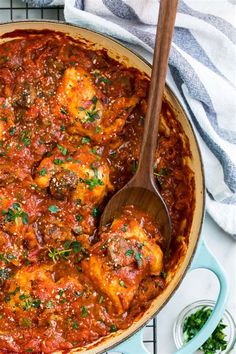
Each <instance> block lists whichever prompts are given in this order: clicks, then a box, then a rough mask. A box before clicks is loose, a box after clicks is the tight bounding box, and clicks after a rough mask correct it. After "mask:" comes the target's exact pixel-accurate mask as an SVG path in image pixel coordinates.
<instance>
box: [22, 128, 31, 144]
mask: <svg viewBox="0 0 236 354" xmlns="http://www.w3.org/2000/svg"><path fill="white" fill-rule="evenodd" d="M29 135H30V133H29V132H28V133H27V132H26V131H25V130H22V132H21V141H22V142H23V144H24V145H25V146H26V147H28V146H29V145H30V143H31V140H30V136H29Z"/></svg>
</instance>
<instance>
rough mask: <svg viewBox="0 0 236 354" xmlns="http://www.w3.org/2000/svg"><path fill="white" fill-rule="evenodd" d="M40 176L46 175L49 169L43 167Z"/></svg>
mask: <svg viewBox="0 0 236 354" xmlns="http://www.w3.org/2000/svg"><path fill="white" fill-rule="evenodd" d="M39 174H40V176H46V174H47V170H46V168H45V167H43V168H42V170H41V171H40V172H39Z"/></svg>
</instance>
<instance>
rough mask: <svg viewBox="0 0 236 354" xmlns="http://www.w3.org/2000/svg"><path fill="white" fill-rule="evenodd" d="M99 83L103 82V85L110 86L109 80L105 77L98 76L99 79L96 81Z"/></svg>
mask: <svg viewBox="0 0 236 354" xmlns="http://www.w3.org/2000/svg"><path fill="white" fill-rule="evenodd" d="M98 81H99V82H104V83H105V84H111V80H110V79H108V78H107V77H105V76H100V77H99V79H98Z"/></svg>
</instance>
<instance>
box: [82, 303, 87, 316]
mask: <svg viewBox="0 0 236 354" xmlns="http://www.w3.org/2000/svg"><path fill="white" fill-rule="evenodd" d="M87 315H88V309H87V307H85V306H82V307H81V316H82V318H85V317H87Z"/></svg>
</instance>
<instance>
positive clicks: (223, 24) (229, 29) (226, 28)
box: [178, 0, 236, 44]
mask: <svg viewBox="0 0 236 354" xmlns="http://www.w3.org/2000/svg"><path fill="white" fill-rule="evenodd" d="M178 12H180V13H183V14H187V15H190V16H193V17H197V18H199V19H201V20H203V21H205V22H208V23H209V24H211V25H212V26H214V27H215V28H216V29H217V30H218V31H221V32H222V33H224V35H225V36H227V37H228V39H229V40H231V42H233V43H234V44H236V30H235V27H234V26H233V25H231V24H230V23H229V22H227V21H225V20H224V19H223V18H221V17H218V16H214V15H210V14H206V13H203V12H200V11H196V10H193V9H192V8H191V7H189V6H188V5H187V4H186V3H185V2H184V1H183V0H179V6H178Z"/></svg>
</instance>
